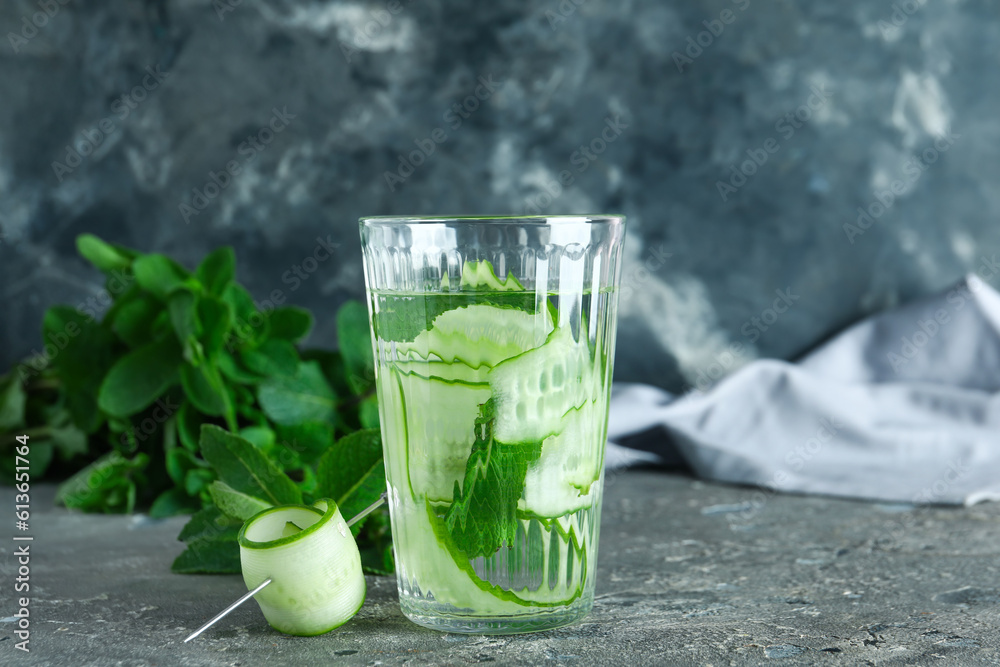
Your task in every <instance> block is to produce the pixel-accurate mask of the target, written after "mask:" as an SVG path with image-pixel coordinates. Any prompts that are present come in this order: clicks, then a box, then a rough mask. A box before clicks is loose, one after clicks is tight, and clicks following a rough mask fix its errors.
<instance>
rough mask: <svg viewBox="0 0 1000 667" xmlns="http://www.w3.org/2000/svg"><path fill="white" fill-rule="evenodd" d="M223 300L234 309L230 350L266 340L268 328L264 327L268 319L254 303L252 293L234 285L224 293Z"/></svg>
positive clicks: (229, 342)
mask: <svg viewBox="0 0 1000 667" xmlns="http://www.w3.org/2000/svg"><path fill="white" fill-rule="evenodd" d="M222 300H223V301H225V302H226V303H227V304H228V305H229V307H230V308H231V309H232V313H233V323H234V325H235V326H234V327H233V333H234V334H235V335H230V336H229V338H228V339H227V341H226V345H227V347H228V348H229V349H233V348H234V347H240V346H242V345H244V344H251V343H254V342H256V341H259V340H261V339H263V338H264V335H265V334H266V333H267V327H266V326H263V325H264V324H265V322H266V321H267V318H265V317H264V315H263V314H261V312H260V311H259V310H257V306H256V304H254V302H253V297H252V296H250V292H247V291H246V290H245V289H244V288H243V287H241V286H240V285H237V284H236V283H232V284H230V285H229V287H227V288H226V291H225V292H223V293H222Z"/></svg>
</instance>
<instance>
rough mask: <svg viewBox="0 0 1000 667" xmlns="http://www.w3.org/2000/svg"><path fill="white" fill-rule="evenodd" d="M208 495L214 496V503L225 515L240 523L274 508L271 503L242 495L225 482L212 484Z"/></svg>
mask: <svg viewBox="0 0 1000 667" xmlns="http://www.w3.org/2000/svg"><path fill="white" fill-rule="evenodd" d="M208 493H209V495H211V496H212V502H214V503H215V506H216V507H218V508H219V509H220V510H222V513H223V514H225V515H226V516H229V517H232V518H234V519H239V520H240V521H246V520H247V519H249V518H250V517H252V516H254V515H255V514H258V513H259V512H263V511H264V510H266V509H267V508H268V507H273V505H272V504H271V503H268V502H264V501H263V500H261V499H260V498H256V497H254V496H250V495H247V494H245V493H240V492H239V491H237V490H236V489H234V488H233V487H231V486H229V485H228V484H226V483H225V482H220V481H218V480H216V481H214V482H212V485H211V486H209V487H208Z"/></svg>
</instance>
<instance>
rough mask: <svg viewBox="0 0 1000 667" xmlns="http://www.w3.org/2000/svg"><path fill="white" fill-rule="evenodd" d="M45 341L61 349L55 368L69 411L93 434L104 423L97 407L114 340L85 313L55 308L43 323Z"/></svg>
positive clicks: (112, 359)
mask: <svg viewBox="0 0 1000 667" xmlns="http://www.w3.org/2000/svg"><path fill="white" fill-rule="evenodd" d="M42 330H43V336H44V338H45V340H47V341H50V342H52V343H54V344H55V345H56V347H57V348H62V349H61V350H60V351H59V353H58V354H56V355H55V357H54V358H53V359H52V365H53V367H54V368H55V370H56V371H57V372H58V375H59V377H60V378H61V379H62V383H63V389H64V395H65V399H66V408H67V409H68V410H69V413H70V416H71V417H72V418H73V423H75V424H76V425H77V426H78V427H80V429H82V430H83V431H84V432H86V433H93V432H94V431H96V430H97V428H98V427H99V426H100V425H101V422H103V421H104V417H103V415H102V414H101V411H100V410H99V409H98V407H97V395H98V391H99V389H100V387H101V382H102V381H103V380H104V377H105V375H106V374H107V373H108V370H109V369H110V368H111V366H112V364H113V363H114V358H115V357H114V354H115V348H116V344H115V339H114V336H113V335H112V333H111V332H110V331H108V330H107V329H106V328H104V327H102V326H101V325H100V324H99V323H98V322H96V321H94V320H93V319H91V318H88V317H87V316H86V315H84V314H83V313H81V312H79V311H77V310H75V309H73V308H69V307H67V306H53V307H52V308H49V309H48V310H47V311H45V317H44V319H43V321H42Z"/></svg>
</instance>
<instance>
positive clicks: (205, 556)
mask: <svg viewBox="0 0 1000 667" xmlns="http://www.w3.org/2000/svg"><path fill="white" fill-rule="evenodd" d="M239 532H240V529H239V526H233V527H232V528H231V529H229V531H228V532H226V533H223V534H221V535H219V536H217V537H212V538H202V539H197V540H192V541H191V542H189V543H188V548H187V549H186V550H185V551H184V552H183V553H181V555H180V556H178V557H177V558H176V559H175V560H174V563H173V565H171V566H170V571H171V572H174V573H176V574H239V573H240V572H241V569H240V545H239V543H238V542H237V541H236V536H237V535H238V534H239Z"/></svg>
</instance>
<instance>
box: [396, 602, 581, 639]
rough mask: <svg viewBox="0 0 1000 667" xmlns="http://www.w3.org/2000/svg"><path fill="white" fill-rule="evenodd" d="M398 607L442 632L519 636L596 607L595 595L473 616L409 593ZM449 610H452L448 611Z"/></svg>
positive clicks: (575, 617)
mask: <svg viewBox="0 0 1000 667" xmlns="http://www.w3.org/2000/svg"><path fill="white" fill-rule="evenodd" d="M399 606H400V608H401V609H402V610H403V614H405V615H406V617H407V618H408V619H410V620H411V621H413V622H414V623H416V624H417V625H422V626H423V627H425V628H430V629H431V630H437V631H439V632H460V633H466V634H480V635H516V634H521V633H524V632H542V631H543V630H552V629H553V628H561V627H563V626H564V625H570V624H572V623H576V622H577V621H580V620H582V619H583V618H584V617H585V616H586V615H587V614H589V613H590V610H591V608H593V606H594V596H593V594H590V595H584V596H582V597H580V598H577V599H576V600H574V601H573V602H571V603H570V604H568V605H565V606H562V607H539V608H538V611H534V612H527V613H524V614H517V615H516V616H472V615H470V614H468V613H462V610H460V609H456V608H455V607H452V606H451V605H441V604H438V603H436V602H434V601H433V600H421V599H415V598H412V597H408V596H403V597H401V598H400V601H399ZM449 610H450V611H449Z"/></svg>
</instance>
